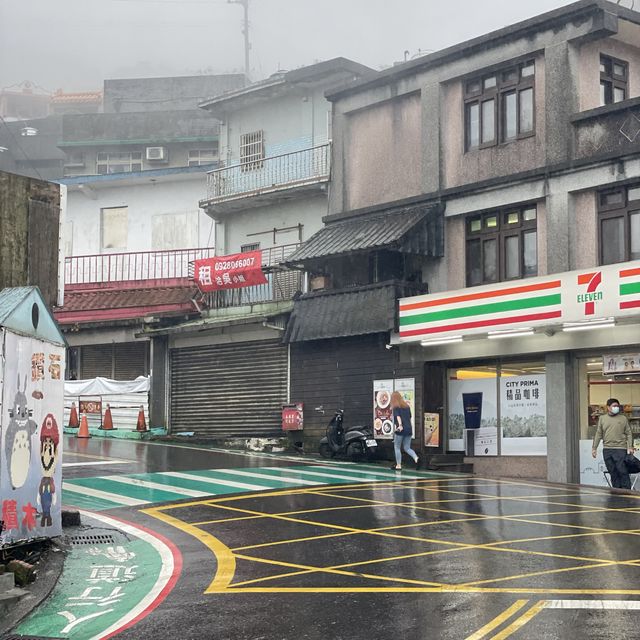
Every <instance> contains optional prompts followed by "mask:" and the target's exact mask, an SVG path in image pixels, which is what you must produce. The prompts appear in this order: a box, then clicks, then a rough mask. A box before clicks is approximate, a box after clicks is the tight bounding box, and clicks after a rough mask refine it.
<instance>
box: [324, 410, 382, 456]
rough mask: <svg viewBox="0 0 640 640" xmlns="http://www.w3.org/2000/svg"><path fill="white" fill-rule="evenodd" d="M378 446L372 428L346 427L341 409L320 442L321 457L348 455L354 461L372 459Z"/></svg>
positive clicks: (360, 426)
mask: <svg viewBox="0 0 640 640" xmlns="http://www.w3.org/2000/svg"><path fill="white" fill-rule="evenodd" d="M377 446H378V443H377V442H376V441H375V439H374V437H373V429H372V428H371V427H367V426H362V425H352V426H349V427H345V426H344V411H343V410H342V409H339V410H338V411H336V413H335V415H334V416H333V418H332V419H331V421H330V422H329V424H328V425H327V435H326V436H325V437H324V438H322V440H320V455H321V456H322V457H323V458H334V457H335V456H342V455H346V456H347V457H348V458H351V459H352V460H354V461H355V460H362V459H366V458H369V457H371V455H372V454H373V453H374V452H375V450H376V447H377Z"/></svg>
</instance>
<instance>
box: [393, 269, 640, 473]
mask: <svg viewBox="0 0 640 640" xmlns="http://www.w3.org/2000/svg"><path fill="white" fill-rule="evenodd" d="M399 305H400V326H399V334H398V336H397V337H396V339H395V340H394V342H398V343H400V353H401V360H403V361H412V362H418V361H423V362H424V363H425V371H427V370H428V371H429V372H431V375H437V373H435V372H437V371H438V370H439V371H440V373H441V374H442V377H443V381H444V383H443V384H441V385H432V386H431V388H432V389H437V388H441V389H442V398H437V399H434V398H431V399H429V400H430V402H429V404H431V405H432V406H433V405H434V401H435V404H436V405H440V406H442V411H441V415H440V423H441V434H440V435H441V437H440V443H441V445H440V446H441V449H440V450H441V452H443V453H445V452H452V453H453V452H456V453H460V452H464V453H465V455H466V456H467V457H468V458H469V459H470V461H472V462H473V463H474V469H475V471H476V472H477V473H481V474H482V473H488V474H492V475H506V476H514V477H519V476H521V477H534V478H547V479H548V480H551V481H557V482H583V483H585V484H604V477H603V475H602V470H603V469H604V465H603V463H602V457H601V451H600V452H599V454H600V455H599V458H598V459H597V460H595V461H594V460H593V459H592V457H591V440H592V438H593V434H594V431H595V426H596V423H597V420H598V416H599V415H600V414H601V413H602V412H604V411H605V404H606V400H607V398H609V397H616V398H618V399H619V400H620V402H621V404H622V405H624V412H625V414H626V415H627V417H628V418H629V421H630V424H631V427H632V430H633V432H634V439H635V440H636V443H637V445H638V447H640V261H636V262H627V263H622V264H615V265H608V266H604V267H596V268H594V269H591V270H587V271H572V272H565V273H560V274H554V275H549V276H544V277H538V278H528V279H526V280H518V281H512V282H507V283H501V284H496V285H491V286H481V287H473V288H467V289H462V290H459V291H449V292H446V293H440V294H432V295H424V296H416V297H412V298H404V299H401V300H400V301H399ZM437 365H439V369H438V368H437ZM427 367H428V369H427Z"/></svg>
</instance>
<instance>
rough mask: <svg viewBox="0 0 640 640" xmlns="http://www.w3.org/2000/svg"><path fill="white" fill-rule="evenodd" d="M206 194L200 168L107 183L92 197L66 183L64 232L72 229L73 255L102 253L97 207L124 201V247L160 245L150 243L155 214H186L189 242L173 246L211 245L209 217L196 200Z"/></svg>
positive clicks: (119, 204)
mask: <svg viewBox="0 0 640 640" xmlns="http://www.w3.org/2000/svg"><path fill="white" fill-rule="evenodd" d="M205 194H206V174H204V173H203V174H196V175H194V176H193V177H190V178H189V179H188V180H185V179H183V180H166V179H164V180H163V179H158V180H157V181H156V182H154V183H151V182H150V183H146V184H138V185H132V184H127V181H124V180H123V181H118V182H117V184H115V183H114V185H113V186H109V187H105V186H103V185H101V186H99V187H94V188H93V196H94V197H95V198H96V199H95V200H93V199H91V198H90V197H88V196H87V195H84V193H82V192H80V191H78V190H77V188H76V187H69V189H68V197H67V211H66V223H67V224H66V225H65V227H66V229H65V231H66V233H72V241H71V250H72V255H74V256H79V255H88V254H97V253H102V251H101V227H100V224H101V223H100V220H101V210H102V209H103V208H108V207H123V206H126V207H128V225H127V226H128V229H127V238H128V241H127V247H126V251H127V252H135V251H150V250H153V249H158V248H160V247H157V246H156V247H154V246H153V242H152V235H153V233H152V230H153V219H154V216H156V215H159V214H176V213H186V214H187V215H186V219H187V221H188V225H189V230H188V232H187V233H186V237H188V238H190V239H191V242H192V243H191V244H190V246H187V247H177V246H176V247H174V248H176V249H177V248H195V247H206V246H213V245H214V231H213V222H212V221H211V219H210V218H209V217H208V216H206V215H205V214H204V213H203V212H202V211H201V210H200V209H199V208H198V201H199V200H200V199H201V198H203V197H204V196H205ZM167 222H170V218H167ZM69 223H70V224H69ZM165 235H166V234H165ZM64 244H65V245H66V246H69V242H68V238H65V243H64ZM105 253H106V252H105Z"/></svg>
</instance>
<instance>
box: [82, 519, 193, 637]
mask: <svg viewBox="0 0 640 640" xmlns="http://www.w3.org/2000/svg"><path fill="white" fill-rule="evenodd" d="M80 513H81V514H82V515H84V516H86V517H88V518H92V519H93V520H98V521H99V522H102V523H103V524H105V525H107V526H109V527H113V528H114V529H119V530H120V531H123V532H124V533H126V534H128V535H130V536H134V537H136V538H139V539H140V540H143V541H144V542H146V543H147V544H150V545H151V546H152V547H153V548H154V549H155V550H156V551H157V552H158V554H159V555H160V558H161V561H162V569H161V570H160V574H159V575H158V578H157V579H156V582H155V584H154V585H153V587H152V588H151V589H150V590H149V593H148V594H147V595H146V596H145V597H144V598H143V599H142V600H141V601H140V602H139V603H138V604H137V605H136V606H135V607H134V608H133V609H131V611H129V612H128V613H127V614H126V615H124V616H123V617H122V618H120V620H118V622H116V623H114V624H112V625H111V626H110V627H108V628H107V629H105V630H104V631H101V632H100V633H99V634H97V635H95V636H92V637H91V638H90V640H107V638H112V637H114V636H115V635H116V634H118V633H120V632H122V631H124V630H125V629H129V628H130V627H133V625H135V624H137V623H138V622H140V620H142V619H143V618H146V617H147V616H148V615H149V614H150V613H151V612H152V611H153V610H154V609H156V608H157V607H158V606H159V605H160V604H161V603H162V602H163V601H164V599H165V598H166V597H167V596H168V595H169V593H171V591H172V590H173V588H174V587H175V585H176V583H177V582H178V578H179V577H180V572H181V571H182V555H181V554H180V551H179V550H178V548H177V547H176V546H175V545H174V544H173V542H171V541H170V540H168V539H167V538H165V537H164V536H161V535H160V534H158V533H156V532H155V531H151V530H150V529H146V528H145V527H141V526H140V525H137V524H133V523H131V522H127V521H126V520H120V518H114V517H112V516H106V515H104V514H102V513H95V512H92V511H80Z"/></svg>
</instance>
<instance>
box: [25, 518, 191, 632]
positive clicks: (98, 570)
mask: <svg viewBox="0 0 640 640" xmlns="http://www.w3.org/2000/svg"><path fill="white" fill-rule="evenodd" d="M83 518H84V519H85V520H86V521H93V522H90V524H92V525H95V527H96V528H95V529H92V530H88V531H86V532H83V533H86V536H85V540H83V542H88V544H77V545H74V546H72V548H71V551H70V552H69V555H68V557H67V558H66V560H65V564H64V569H63V572H62V575H61V577H60V579H59V581H58V583H57V585H56V587H55V588H54V590H53V592H52V594H51V595H50V596H49V598H48V599H47V600H46V602H45V603H44V604H42V605H41V606H40V607H38V608H37V609H35V611H33V612H32V613H31V614H30V615H29V616H28V617H27V618H26V619H25V620H23V622H22V623H21V624H20V625H19V626H18V627H17V628H16V629H15V630H14V633H17V634H20V635H32V636H47V637H51V636H53V637H60V638H70V639H73V640H105V639H106V638H110V637H112V636H114V635H115V634H116V633H119V632H120V631H122V630H124V629H126V628H128V627H130V626H133V625H134V624H135V623H136V622H138V621H139V620H141V619H142V618H144V617H145V616H146V615H148V614H149V613H150V612H151V611H153V609H155V608H156V607H157V606H158V605H159V604H160V603H161V602H162V601H163V600H164V598H165V597H166V596H167V595H168V593H169V592H170V591H171V589H172V588H173V586H174V585H175V583H176V582H177V579H178V576H179V574H180V571H181V568H182V558H181V556H180V553H179V552H178V550H177V549H176V547H175V546H174V545H173V543H171V542H170V541H169V540H167V539H165V538H163V537H161V536H159V535H158V534H156V533H152V532H151V531H148V530H147V529H144V528H142V527H140V526H138V525H134V524H133V523H128V522H124V521H122V520H119V519H116V518H112V517H110V516H105V515H104V514H95V513H92V514H88V513H83ZM100 527H104V529H103V530H102V529H100ZM113 528H115V529H118V530H119V531H120V532H122V535H118V534H117V533H116V535H115V536H114V541H113V543H110V542H109V543H106V544H105V543H101V544H96V543H95V542H94V541H93V540H91V539H88V537H89V536H92V535H95V534H101V535H104V534H112V533H113V532H112V531H109V529H111V530H112V529H113Z"/></svg>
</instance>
